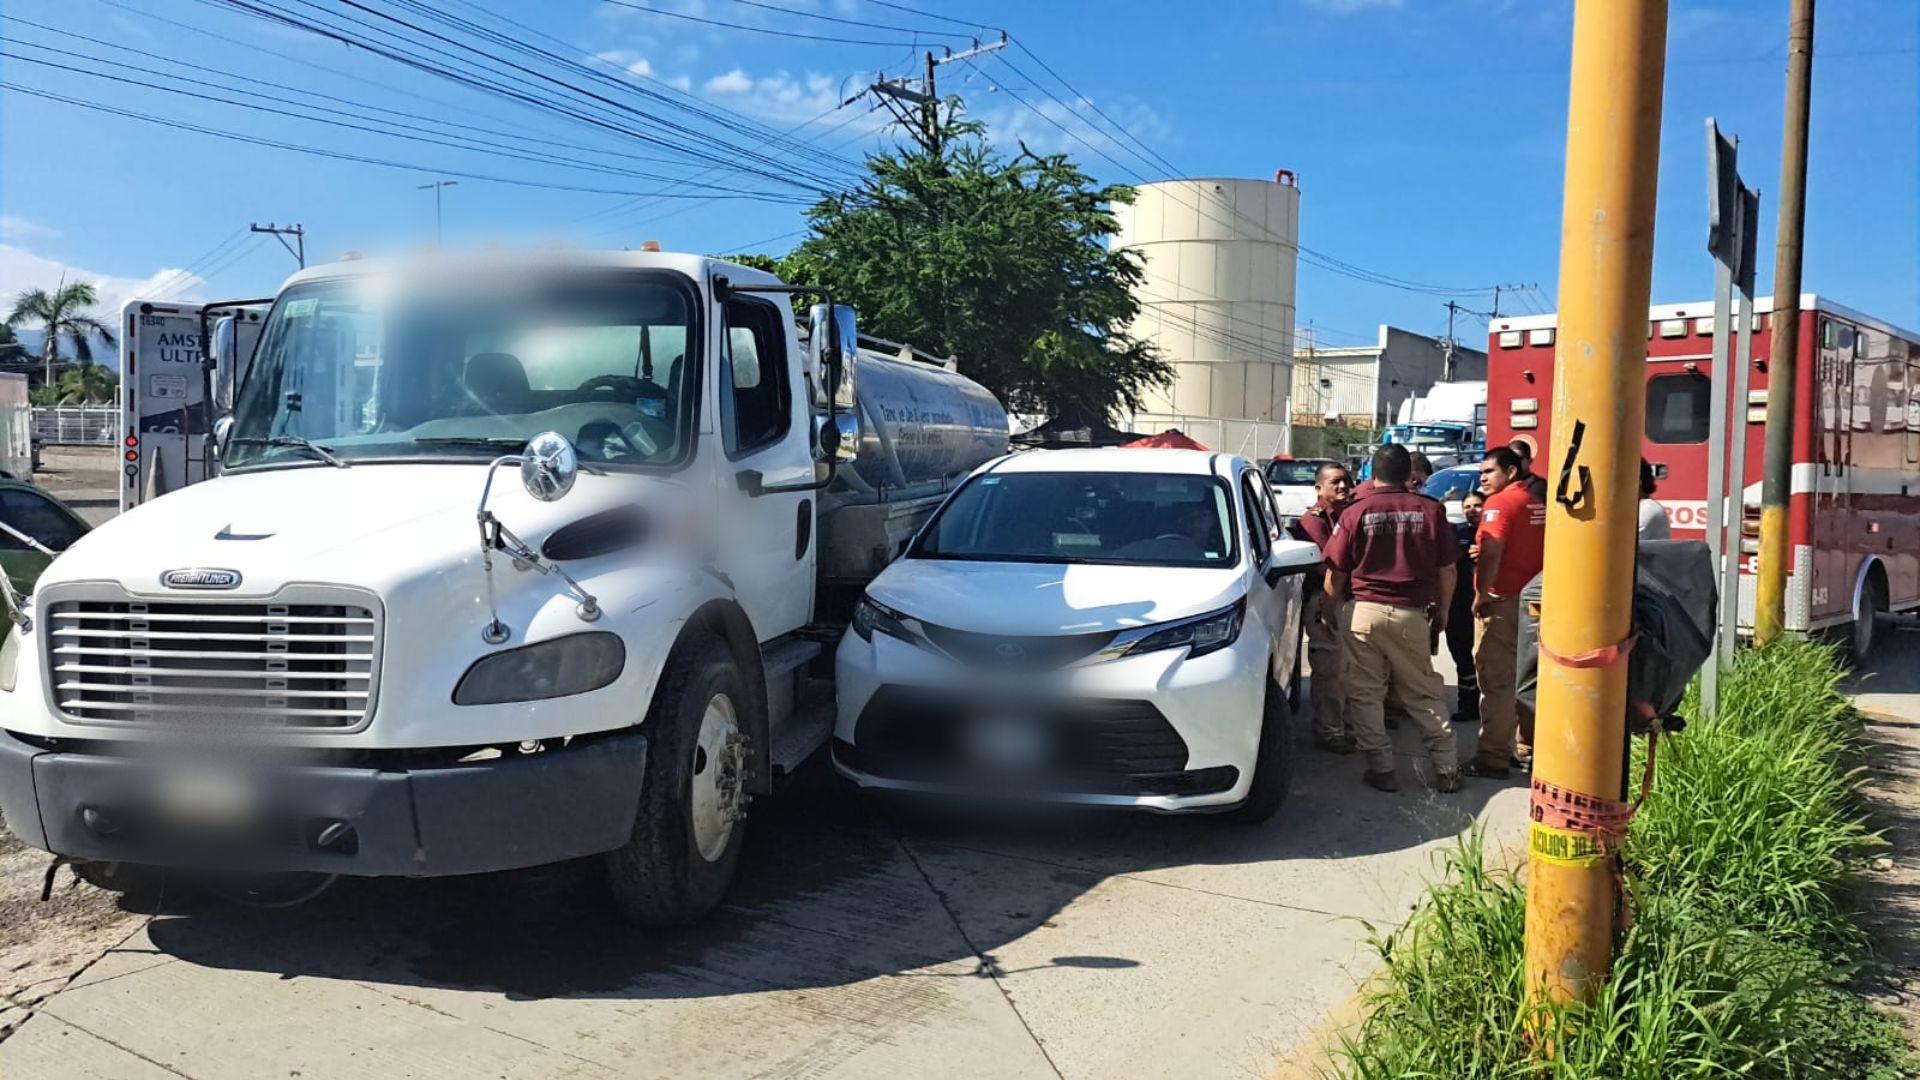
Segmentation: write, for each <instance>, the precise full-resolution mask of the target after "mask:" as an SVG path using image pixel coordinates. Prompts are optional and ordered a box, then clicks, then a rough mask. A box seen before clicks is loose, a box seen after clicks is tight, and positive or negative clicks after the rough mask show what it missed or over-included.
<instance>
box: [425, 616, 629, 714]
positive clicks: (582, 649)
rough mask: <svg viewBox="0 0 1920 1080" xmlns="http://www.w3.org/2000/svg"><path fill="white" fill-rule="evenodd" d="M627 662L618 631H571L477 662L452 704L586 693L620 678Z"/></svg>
mask: <svg viewBox="0 0 1920 1080" xmlns="http://www.w3.org/2000/svg"><path fill="white" fill-rule="evenodd" d="M626 664H627V646H626V643H625V642H623V641H621V640H620V635H619V634H613V633H608V632H607V631H605V630H589V631H586V632H583V633H579V634H567V635H565V636H564V637H557V638H550V639H548V640H546V641H539V642H535V643H534V644H532V645H522V646H520V647H519V648H517V649H508V650H506V651H505V652H497V653H494V654H493V655H491V656H483V657H481V658H480V659H478V660H475V661H474V662H473V666H472V667H470V668H468V669H467V673H466V674H465V675H462V676H460V685H458V686H456V687H454V688H453V703H454V704H455V705H499V704H502V703H504V702H509V701H539V700H541V699H542V698H557V697H566V696H568V695H569V694H584V693H586V692H587V691H589V690H598V689H600V688H601V687H603V686H605V685H607V684H608V683H610V682H612V681H613V680H615V679H617V678H619V677H620V671H621V669H622V668H624V667H626Z"/></svg>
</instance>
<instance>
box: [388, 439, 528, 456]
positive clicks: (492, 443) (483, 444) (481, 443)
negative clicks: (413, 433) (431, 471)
mask: <svg viewBox="0 0 1920 1080" xmlns="http://www.w3.org/2000/svg"><path fill="white" fill-rule="evenodd" d="M413 445H415V446H471V447H474V448H476V449H480V450H505V451H508V452H510V453H518V452H520V451H522V450H525V449H526V448H527V440H525V439H516V438H514V437H512V436H510V435H429V436H427V437H426V438H424V439H415V440H413Z"/></svg>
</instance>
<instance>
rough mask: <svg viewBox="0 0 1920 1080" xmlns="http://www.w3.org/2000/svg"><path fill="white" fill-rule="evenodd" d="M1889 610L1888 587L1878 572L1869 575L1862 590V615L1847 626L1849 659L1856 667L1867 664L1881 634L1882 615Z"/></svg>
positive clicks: (1862, 666)
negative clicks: (1875, 642)
mask: <svg viewBox="0 0 1920 1080" xmlns="http://www.w3.org/2000/svg"><path fill="white" fill-rule="evenodd" d="M1886 611H1887V587H1886V586H1885V585H1884V584H1882V583H1881V579H1880V577H1879V576H1878V575H1876V574H1871V573H1870V574H1868V575H1867V584H1866V587H1865V588H1864V589H1862V590H1861V592H1860V617H1859V618H1857V619H1855V620H1854V621H1853V622H1852V623H1850V624H1848V626H1847V661H1848V662H1849V663H1850V664H1852V665H1853V666H1854V667H1855V668H1864V667H1866V666H1867V658H1868V657H1869V656H1871V655H1872V653H1873V643H1874V641H1875V639H1877V638H1878V637H1879V636H1880V634H1879V630H1880V616H1882V615H1884V614H1886Z"/></svg>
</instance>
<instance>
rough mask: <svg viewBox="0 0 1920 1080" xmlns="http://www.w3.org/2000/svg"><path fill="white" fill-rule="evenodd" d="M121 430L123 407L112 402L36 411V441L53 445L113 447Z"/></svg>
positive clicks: (34, 434)
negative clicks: (115, 405)
mask: <svg viewBox="0 0 1920 1080" xmlns="http://www.w3.org/2000/svg"><path fill="white" fill-rule="evenodd" d="M119 432H120V410H119V409H117V408H115V407H114V406H112V405H88V406H83V407H77V408H57V407H45V408H36V409H34V410H33V437H34V440H35V441H37V442H41V443H46V444H48V445H51V446H111V445H112V444H113V443H114V442H115V441H116V440H117V439H118V438H119Z"/></svg>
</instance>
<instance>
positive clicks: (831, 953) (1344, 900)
mask: <svg viewBox="0 0 1920 1080" xmlns="http://www.w3.org/2000/svg"><path fill="white" fill-rule="evenodd" d="M1401 734H1402V736H1403V740H1402V741H1403V745H1404V746H1405V748H1406V749H1407V750H1408V751H1409V752H1410V753H1411V752H1415V751H1416V750H1417V746H1416V744H1415V743H1414V742H1413V741H1412V740H1411V739H1408V738H1405V736H1407V735H1408V734H1410V733H1407V732H1402V733H1401ZM1304 753H1305V754H1306V756H1303V757H1302V758H1301V759H1300V768H1299V774H1298V777H1297V783H1296V786H1295V790H1294V794H1293V798H1292V799H1291V800H1290V801H1289V803H1288V804H1287V806H1286V807H1285V808H1284V809H1283V810H1282V811H1281V813H1280V815H1279V816H1278V817H1277V818H1276V819H1275V820H1274V821H1272V822H1271V823H1269V824H1268V825H1265V826H1262V827H1258V828H1246V827H1236V826H1233V825H1231V824H1228V823H1226V822H1223V821H1218V820H1209V819H1192V818H1189V819H1176V818H1159V817H1141V816H1130V815H1111V814H1098V815H1088V814H1065V815H1049V816H1047V817H1045V818H1042V819H1038V820H1028V821H1025V822H1023V823H1020V824H1018V825H1014V824H1011V823H997V824H996V823H985V822H975V823H968V824H956V823H953V822H951V821H948V820H942V819H939V818H937V817H934V816H932V815H931V814H929V813H928V812H927V809H926V808H921V807H916V806H913V805H911V804H908V805H902V804H899V803H897V802H893V801H890V800H874V799H868V798H865V797H863V796H861V795H859V794H858V793H856V792H852V791H850V790H848V789H846V788H845V787H844V786H843V785H841V784H840V783H839V782H838V781H837V779H835V778H833V777H831V776H829V775H826V774H825V773H824V771H823V770H814V771H813V772H812V773H811V774H809V775H803V776H801V777H798V778H796V780H795V781H794V783H793V784H792V786H791V787H789V788H788V789H787V790H785V791H784V792H782V793H781V794H779V795H778V796H776V797H774V798H773V799H771V800H768V801H765V802H763V803H761V804H759V805H757V806H756V807H755V809H754V816H753V819H752V821H751V823H750V826H749V827H750V829H751V832H750V840H749V845H748V850H747V854H746V858H745V860H744V862H743V865H742V868H741V874H740V878H739V881H738V883H737V886H736V888H735V890H734V892H733V895H732V897H731V899H730V901H729V902H728V903H727V904H726V905H725V906H724V907H723V908H722V909H721V910H720V911H718V912H716V913H715V915H714V916H713V917H712V918H711V919H710V920H709V921H708V922H707V923H706V924H705V925H703V926H700V927H698V928H696V929H692V930H687V931H683V932H678V933H655V934H646V933H641V932H638V931H636V930H633V929H632V928H629V927H627V926H624V925H622V924H620V923H619V922H618V921H617V920H616V919H615V918H614V917H613V915H612V914H611V912H609V911H608V909H607V906H606V903H605V902H604V900H603V899H602V896H601V893H600V891H599V890H598V888H597V887H596V886H597V882H596V881H595V880H594V873H593V867H592V866H591V865H580V866H566V867H559V868H552V869H547V870H542V871H537V872H527V873H516V874H499V875H489V876H484V877H474V878H465V879H454V880H439V881H351V880H349V881H343V882H342V883H340V884H339V885H337V886H336V887H335V888H334V889H333V890H332V891H331V892H330V893H328V894H327V895H325V896H323V897H321V898H320V899H319V900H317V901H315V902H313V903H312V904H309V905H307V906H305V907H302V908H297V909H292V910H287V911H264V912H263V911H252V910H247V909H240V908H235V907H232V906H229V905H226V904H223V903H220V902H217V901H195V902H191V903H188V904H179V903H172V904H169V905H168V906H167V909H166V913H165V914H162V915H158V916H155V917H152V918H151V919H148V918H145V917H140V916H136V915H128V914H125V913H121V912H118V911H115V910H113V909H112V907H111V906H110V905H105V904H103V903H102V901H101V898H100V895H99V894H98V893H96V892H94V891H93V890H92V889H91V887H89V886H86V885H84V884H79V883H77V882H73V881H72V880H71V879H70V878H69V877H67V876H66V875H65V874H64V873H63V875H62V877H61V879H60V882H59V884H58V885H57V887H56V896H57V897H59V898H61V899H62V900H64V901H66V902H67V903H68V904H69V905H74V907H73V913H71V914H69V915H67V916H65V917H62V916H61V915H60V913H59V912H58V911H57V910H56V911H45V912H43V911H41V910H40V909H39V905H38V903H37V892H38V886H39V879H38V875H37V874H36V873H34V872H32V871H34V870H37V869H38V868H40V867H42V866H44V859H39V858H34V857H32V856H31V854H30V853H27V852H16V853H14V854H13V855H12V856H8V857H5V858H0V868H7V867H11V868H12V870H11V871H10V872H9V871H7V870H5V869H0V887H4V888H5V889H6V895H5V896H4V897H3V898H0V923H4V924H6V925H5V927H0V933H4V934H5V936H4V937H0V946H4V948H5V950H6V951H5V955H4V956H0V969H5V968H11V967H13V966H14V965H15V964H16V963H28V964H30V965H33V968H34V969H33V971H32V972H30V973H29V972H24V971H23V972H22V973H20V975H21V976H24V977H32V978H34V979H35V980H36V981H35V982H34V984H33V985H32V986H31V987H20V986H17V985H16V987H15V994H16V996H15V997H14V998H12V1001H13V1003H14V1004H13V1006H12V1007H11V1008H10V1009H8V1010H6V1011H5V1012H0V1025H8V1024H11V1026H12V1029H13V1030H12V1033H11V1035H10V1036H9V1037H7V1038H6V1039H5V1041H4V1042H3V1043H0V1075H4V1076H18V1077H34V1078H48V1080H53V1078H63V1077H130V1078H133V1077H140V1078H144V1077H161V1076H175V1077H179V1076H187V1077H196V1078H207V1080H212V1078H225V1077H236V1078H238V1077H246V1078H256V1077H270V1076H281V1077H301V1078H305V1080H317V1078H321V1077H366V1076H446V1077H462V1078H465V1077H479V1076H502V1077H508V1076H511V1077H546V1076H621V1077H653V1076H660V1077H666V1076H685V1075H706V1076H729V1077H730V1076H847V1077H867V1076H873V1077H882V1076H884V1077H892V1076H899V1075H914V1076H947V1075H953V1076H960V1075H965V1076H971V1077H980V1076H994V1077H1000V1076H1037V1077H1045V1076H1069V1077H1082V1076H1085V1077H1092V1076H1103V1075H1113V1074H1116V1073H1121V1072H1124V1073H1126V1074H1128V1075H1132V1076H1143V1077H1146V1076H1181V1077H1207V1076H1221V1077H1247V1076H1263V1075H1265V1073H1266V1072H1267V1070H1268V1069H1269V1068H1271V1067H1272V1066H1273V1064H1274V1063H1275V1062H1277V1061H1278V1060H1280V1058H1281V1057H1282V1056H1283V1055H1284V1054H1285V1053H1286V1052H1287V1050H1288V1049H1289V1048H1290V1047H1292V1046H1293V1045H1294V1044H1295V1043H1296V1042H1297V1041H1298V1040H1300V1039H1301V1038H1302V1037H1304V1036H1305V1035H1306V1034H1307V1033H1309V1032H1310V1031H1311V1030H1312V1029H1313V1028H1314V1026H1315V1025H1316V1024H1318V1023H1319V1022H1320V1020H1321V1019H1322V1017H1324V1016H1325V1015H1326V1014H1327V1013H1328V1012H1329V1011H1330V1010H1332V1009H1334V1008H1335V1007H1336V1006H1338V1005H1339V1004H1341V1003H1342V1002H1343V1001H1345V1000H1346V999H1347V998H1348V997H1349V996H1350V995H1351V994H1352V993H1353V991H1354V987H1355V985H1356V984H1357V982H1358V981H1359V979H1360V978H1361V976H1362V975H1363V974H1364V973H1365V972H1366V971H1368V970H1369V969H1370V967H1371V964H1372V957H1371V953H1370V951H1369V949H1368V948H1367V944H1366V940H1367V936H1368V932H1369V925H1372V926H1375V927H1380V928H1383V929H1384V928H1387V927H1391V926H1392V925H1394V924H1395V923H1396V922H1397V921H1398V920H1399V919H1400V918H1402V917H1403V916H1404V915H1405V913H1406V912H1407V910H1408V909H1409V906H1410V905H1411V904H1412V903H1413V901H1414V900H1415V899H1416V898H1417V897H1418V895H1419V893H1420V889H1421V884H1422V882H1423V881H1424V880H1426V879H1428V878H1429V877H1430V876H1431V875H1432V873H1433V856H1434V852H1435V849H1437V848H1438V847H1440V846H1442V845H1444V844H1447V843H1450V842H1451V840H1452V838H1453V837H1454V836H1455V835H1456V834H1457V833H1459V832H1460V831H1461V830H1462V829H1463V828H1465V827H1467V826H1468V825H1469V824H1470V823H1471V822H1472V821H1473V819H1474V817H1475V816H1476V815H1477V814H1480V813H1482V812H1483V811H1485V810H1487V809H1488V803H1489V801H1490V800H1492V801H1493V802H1494V812H1495V816H1497V817H1498V818H1500V819H1501V821H1502V822H1503V823H1504V824H1505V825H1506V826H1507V827H1509V828H1511V827H1514V826H1517V824H1518V823H1519V821H1520V820H1521V818H1522V815H1523V814H1524V799H1525V792H1524V790H1523V789H1522V788H1521V787H1519V786H1517V785H1494V784H1490V783H1484V782H1482V783H1478V784H1475V785H1471V786H1469V787H1468V788H1467V790H1466V791H1464V792H1462V793H1461V794H1458V795H1453V796H1438V795H1435V794H1433V793H1432V792H1431V791H1430V790H1428V789H1427V788H1426V786H1425V784H1424V783H1418V782H1416V783H1409V784H1408V785H1407V787H1406V789H1405V790H1403V791H1402V792H1401V793H1400V794H1399V795H1381V794H1378V793H1375V792H1373V791H1371V790H1369V789H1365V788H1363V787H1362V786H1361V785H1360V783H1359V777H1358V774H1359V764H1358V762H1357V760H1356V759H1354V758H1333V757H1329V756H1326V755H1321V754H1311V753H1310V752H1304ZM1409 764H1410V765H1411V763H1409ZM1420 768H1421V770H1422V775H1424V762H1422V763H1421V764H1420ZM1410 771H1411V769H1409V772H1410ZM1403 775H1405V774H1403ZM1406 778H1407V779H1411V776H1410V775H1408V776H1406ZM74 898H78V899H77V900H76V899H74ZM76 920H78V925H77V926H69V925H67V924H69V923H74V922H75V921H76ZM56 930H58V932H59V933H60V934H61V935H63V938H62V940H66V941H68V943H69V945H68V946H67V947H62V948H61V949H59V950H56V951H57V952H59V954H60V956H62V957H65V961H64V962H65V963H66V964H67V965H68V966H67V967H66V968H65V969H61V968H60V967H59V964H60V962H61V961H60V960H59V959H58V958H51V957H48V956H45V955H42V954H43V953H44V951H45V950H41V949H38V948H37V946H36V945H35V944H33V943H34V942H36V941H37V940H39V939H43V938H45V937H46V936H47V935H50V934H53V933H54V932H55V931H56ZM89 932H91V933H92V934H93V938H92V941H91V946H90V948H88V947H78V948H76V947H72V946H73V944H74V943H76V942H77V943H81V944H83V945H84V943H85V942H87V940H88V934H89ZM123 938H124V940H122V939H123Z"/></svg>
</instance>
